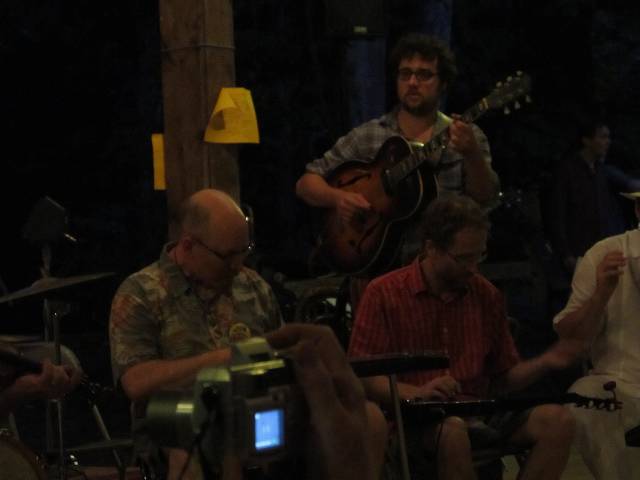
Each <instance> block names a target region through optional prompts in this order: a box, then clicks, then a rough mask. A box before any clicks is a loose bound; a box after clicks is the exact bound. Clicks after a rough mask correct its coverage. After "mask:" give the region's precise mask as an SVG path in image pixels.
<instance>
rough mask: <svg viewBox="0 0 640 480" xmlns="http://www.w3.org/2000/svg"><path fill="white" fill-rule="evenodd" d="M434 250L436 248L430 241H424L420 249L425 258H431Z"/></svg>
mask: <svg viewBox="0 0 640 480" xmlns="http://www.w3.org/2000/svg"><path fill="white" fill-rule="evenodd" d="M436 248H437V247H436V244H435V243H433V241H432V240H429V239H427V240H425V241H424V244H423V247H422V252H423V253H424V254H425V255H426V256H428V257H431V256H433V253H434V252H435V250H436Z"/></svg>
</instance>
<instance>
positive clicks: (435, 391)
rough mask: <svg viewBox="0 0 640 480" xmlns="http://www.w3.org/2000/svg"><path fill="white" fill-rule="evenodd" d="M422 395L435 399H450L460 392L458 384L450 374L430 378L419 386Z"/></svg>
mask: <svg viewBox="0 0 640 480" xmlns="http://www.w3.org/2000/svg"><path fill="white" fill-rule="evenodd" d="M421 390H422V391H423V393H422V395H421V396H422V397H423V398H427V399H435V400H450V399H452V398H454V397H455V396H456V395H458V394H459V393H460V384H459V383H458V381H457V380H456V379H455V378H453V377H452V376H450V375H444V376H442V377H437V378H434V379H433V380H431V381H430V382H429V383H427V384H425V385H423V386H422V387H421Z"/></svg>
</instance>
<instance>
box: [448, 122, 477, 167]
mask: <svg viewBox="0 0 640 480" xmlns="http://www.w3.org/2000/svg"><path fill="white" fill-rule="evenodd" d="M452 116H453V123H451V125H450V127H449V146H450V147H451V148H452V149H453V150H455V151H457V152H460V154H461V155H462V156H463V157H465V158H479V157H480V146H479V145H478V141H477V140H476V137H475V135H474V134H473V129H472V128H471V125H470V124H469V123H466V122H464V121H462V120H461V117H460V115H452Z"/></svg>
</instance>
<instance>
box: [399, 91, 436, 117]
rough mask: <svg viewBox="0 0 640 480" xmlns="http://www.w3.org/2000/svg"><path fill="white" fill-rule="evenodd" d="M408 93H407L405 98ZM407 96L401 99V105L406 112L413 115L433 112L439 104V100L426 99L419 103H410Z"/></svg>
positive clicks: (418, 115) (420, 115) (424, 114)
mask: <svg viewBox="0 0 640 480" xmlns="http://www.w3.org/2000/svg"><path fill="white" fill-rule="evenodd" d="M409 94H411V92H409V93H408V94H407V95H409ZM407 95H405V98H406V96H407ZM405 98H403V99H401V101H400V106H401V107H402V109H403V110H404V111H405V112H407V113H410V114H411V115H414V116H416V117H423V116H426V115H428V114H430V113H432V112H433V111H434V110H435V109H436V108H437V105H438V102H437V101H432V100H425V99H423V100H422V101H421V102H419V103H409V102H407V101H406V99H405Z"/></svg>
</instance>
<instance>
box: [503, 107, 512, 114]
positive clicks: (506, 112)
mask: <svg viewBox="0 0 640 480" xmlns="http://www.w3.org/2000/svg"><path fill="white" fill-rule="evenodd" d="M510 113H511V110H509V107H504V114H505V115H509V114H510Z"/></svg>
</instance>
